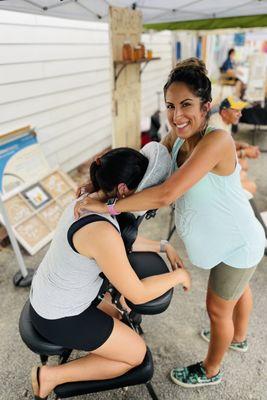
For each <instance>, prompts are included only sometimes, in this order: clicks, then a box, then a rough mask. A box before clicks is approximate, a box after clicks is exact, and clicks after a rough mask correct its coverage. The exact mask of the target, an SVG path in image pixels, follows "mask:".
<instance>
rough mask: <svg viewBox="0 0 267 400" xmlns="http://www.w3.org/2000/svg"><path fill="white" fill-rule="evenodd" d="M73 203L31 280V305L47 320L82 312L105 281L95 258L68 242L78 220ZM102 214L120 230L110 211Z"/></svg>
mask: <svg viewBox="0 0 267 400" xmlns="http://www.w3.org/2000/svg"><path fill="white" fill-rule="evenodd" d="M74 205H75V201H74V202H72V203H71V204H70V205H69V206H68V207H67V208H66V209H65V211H64V213H63V214H62V217H61V219H60V221H59V223H58V226H57V230H56V233H55V236H54V238H53V241H52V243H51V245H50V248H49V250H48V252H47V253H46V255H45V257H44V259H43V260H42V262H41V264H40V266H39V268H38V270H37V271H36V273H35V275H34V277H33V280H32V286H31V292H30V302H31V305H32V307H33V308H34V310H35V311H36V312H37V313H38V314H39V315H40V316H41V317H43V318H46V319H58V318H63V317H69V316H73V315H78V314H80V313H82V312H83V311H84V310H85V309H86V308H87V307H89V306H90V304H91V302H92V301H93V300H94V299H95V297H96V296H97V294H98V292H99V289H100V287H101V284H102V282H103V279H102V278H101V277H100V276H99V274H100V273H101V269H100V268H99V266H98V265H97V263H96V261H95V260H94V259H92V258H91V259H90V258H88V257H85V256H83V255H81V254H79V253H77V252H75V251H74V250H73V249H72V247H71V246H70V244H69V242H68V239H67V234H68V230H69V228H70V226H71V225H72V224H73V223H74V222H75V219H74V215H73V209H74ZM94 214H96V213H94ZM86 215H90V213H87V214H86ZM103 216H104V217H105V218H106V219H108V220H109V221H110V222H111V223H112V224H113V225H114V226H115V227H116V228H117V229H118V230H119V224H118V222H117V221H116V219H114V218H113V217H111V216H110V215H108V214H104V215H103ZM83 217H84V215H83V216H82V218H83Z"/></svg>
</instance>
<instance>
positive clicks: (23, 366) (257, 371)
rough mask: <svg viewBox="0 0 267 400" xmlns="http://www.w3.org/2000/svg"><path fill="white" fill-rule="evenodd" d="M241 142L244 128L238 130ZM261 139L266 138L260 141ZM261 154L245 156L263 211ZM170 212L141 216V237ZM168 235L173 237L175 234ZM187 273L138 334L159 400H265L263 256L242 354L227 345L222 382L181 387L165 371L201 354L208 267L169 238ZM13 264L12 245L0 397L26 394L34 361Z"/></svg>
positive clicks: (114, 397)
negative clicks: (186, 281)
mask: <svg viewBox="0 0 267 400" xmlns="http://www.w3.org/2000/svg"><path fill="white" fill-rule="evenodd" d="M239 136H240V138H242V139H243V140H246V139H247V138H249V133H244V134H239ZM257 140H259V141H260V144H261V145H263V144H264V145H265V148H267V137H266V138H264V136H263V135H261V136H260V137H259V138H258V139H257ZM264 142H265V143H264ZM266 171H267V154H266V153H265V154H262V156H261V158H260V159H259V160H256V161H253V162H250V171H249V175H250V176H251V177H252V178H253V179H254V180H255V181H256V183H257V185H258V191H257V195H256V196H255V201H256V203H257V204H258V207H259V209H260V211H262V210H267V185H266ZM168 222H169V210H168V209H165V210H164V209H163V210H160V212H158V215H157V217H156V218H155V219H154V220H153V221H146V222H145V223H144V224H143V226H142V229H141V230H142V233H143V234H146V235H147V236H148V237H151V238H155V239H160V238H163V237H166V236H167V231H168ZM174 236H175V235H174ZM172 242H173V244H174V245H175V246H176V247H177V249H178V251H179V252H180V254H181V256H182V257H183V259H184V260H185V263H186V265H187V267H188V269H189V270H190V272H191V275H192V281H193V285H192V289H191V291H190V292H189V293H187V294H185V293H183V291H182V289H181V288H178V289H176V290H175V294H174V298H173V301H172V303H171V305H170V307H169V308H168V310H167V311H166V312H165V313H163V314H161V315H157V316H153V317H145V318H144V323H143V328H144V331H145V340H146V342H147V344H148V345H149V347H150V348H151V350H152V354H153V358H154V363H155V374H154V377H153V380H152V382H153V384H154V387H155V390H156V392H157V394H158V396H159V399H160V400H174V399H175V400H180V399H187V400H196V399H198V400H214V399H220V400H230V399H231V400H266V399H267V356H266V349H267V332H266V327H267V312H266V304H267V291H266V287H267V273H266V272H267V271H266V267H267V257H265V258H264V259H263V260H262V262H261V263H260V266H259V268H258V270H257V272H256V274H255V275H254V277H253V280H252V282H251V286H252V290H253V294H254V311H253V314H252V317H251V323H250V329H249V334H248V339H249V344H250V348H249V351H248V352H247V353H246V354H239V353H236V352H233V351H231V350H230V351H229V352H228V353H227V355H226V357H225V361H224V364H223V370H224V382H223V383H222V384H221V385H218V386H214V387H209V388H200V389H194V390H192V389H182V388H180V387H178V386H176V385H175V384H173V383H172V382H171V381H170V379H169V377H168V375H169V371H170V369H171V368H172V367H174V366H178V365H179V366H183V365H187V364H188V363H193V362H195V361H199V360H202V359H203V357H204V356H205V353H206V350H207V343H205V342H204V341H203V340H202V339H201V338H200V336H199V331H200V330H201V328H203V327H206V326H207V324H208V319H207V315H206V312H205V290H206V285H207V278H208V273H207V271H203V270H200V269H198V268H195V267H193V266H191V265H190V263H189V261H188V259H187V257H186V255H185V252H184V249H183V245H182V243H181V241H180V240H179V239H178V238H177V236H175V237H173V238H172ZM45 252H46V249H45V248H44V249H42V250H41V251H40V252H39V253H38V254H36V255H35V256H33V257H31V256H29V255H27V254H25V253H24V258H25V261H26V263H27V265H28V266H29V267H36V266H38V264H39V262H40V260H41V259H42V257H43V255H44V254H45ZM16 271H17V264H16V261H15V259H14V254H13V251H12V249H11V247H7V248H5V249H4V250H2V251H1V254H0V332H1V346H0V399H1V400H18V399H31V398H32V395H31V390H30V383H29V373H30V369H31V367H32V366H33V365H34V364H36V363H37V362H38V357H37V356H36V355H35V354H33V353H32V352H31V351H30V350H28V349H27V348H26V347H25V345H24V344H23V343H22V341H21V339H20V336H19V332H18V319H19V315H20V311H21V308H22V306H23V304H24V303H25V301H26V299H27V297H28V293H29V289H27V288H15V287H14V286H13V284H12V277H13V275H14V273H15V272H16ZM103 398H106V399H110V400H122V399H125V400H128V399H129V400H130V399H131V400H140V399H144V400H145V399H147V400H148V399H149V398H150V397H149V396H148V394H147V392H146V389H145V387H144V386H137V387H131V388H129V389H128V391H127V392H126V393H125V392H123V391H122V390H116V391H112V392H106V393H102V394H95V395H90V396H89V395H88V396H81V397H80V399H84V400H85V399H88V400H89V399H92V400H93V399H95V400H100V399H103Z"/></svg>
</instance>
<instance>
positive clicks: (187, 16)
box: [0, 0, 267, 23]
mask: <svg viewBox="0 0 267 400" xmlns="http://www.w3.org/2000/svg"><path fill="white" fill-rule="evenodd" d="M109 6H113V7H128V8H132V9H139V10H141V11H142V14H143V20H144V23H160V22H172V21H192V20H200V19H214V18H228V17H235V16H238V17H240V16H250V15H264V14H266V13H267V0H235V1H234V2H233V0H224V1H223V2H222V1H220V2H219V1H214V0H192V1H190V0H189V1H188V0H153V1H151V0H137V1H132V0H97V1H95V0H0V9H5V10H13V11H18V12H25V13H33V14H40V15H49V16H54V17H60V18H70V19H79V20H87V21H107V20H108V8H109Z"/></svg>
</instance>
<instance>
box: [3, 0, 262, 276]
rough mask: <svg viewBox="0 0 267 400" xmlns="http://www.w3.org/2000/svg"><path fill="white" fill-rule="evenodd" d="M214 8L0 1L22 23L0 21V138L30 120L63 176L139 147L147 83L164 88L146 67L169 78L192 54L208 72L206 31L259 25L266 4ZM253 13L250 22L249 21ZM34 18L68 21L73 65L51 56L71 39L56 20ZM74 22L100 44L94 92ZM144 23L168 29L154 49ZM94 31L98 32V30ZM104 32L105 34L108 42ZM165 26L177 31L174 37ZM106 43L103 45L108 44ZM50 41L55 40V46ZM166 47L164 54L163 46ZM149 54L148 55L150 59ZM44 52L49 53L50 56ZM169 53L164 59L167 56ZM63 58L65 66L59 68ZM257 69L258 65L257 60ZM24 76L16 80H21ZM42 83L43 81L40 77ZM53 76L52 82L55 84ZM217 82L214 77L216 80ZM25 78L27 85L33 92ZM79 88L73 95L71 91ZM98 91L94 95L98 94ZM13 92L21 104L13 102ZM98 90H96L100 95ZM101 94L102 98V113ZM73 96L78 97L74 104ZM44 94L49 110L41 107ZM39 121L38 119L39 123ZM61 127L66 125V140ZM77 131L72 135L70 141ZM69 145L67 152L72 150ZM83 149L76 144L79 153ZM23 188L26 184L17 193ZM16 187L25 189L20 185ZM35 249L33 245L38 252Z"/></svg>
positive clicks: (212, 43) (205, 4) (212, 42)
mask: <svg viewBox="0 0 267 400" xmlns="http://www.w3.org/2000/svg"><path fill="white" fill-rule="evenodd" d="M212 3H213V4H212V9H211V7H210V2H209V1H196V2H193V3H188V2H185V1H180V2H177V1H168V2H166V1H157V2H153V6H151V2H149V1H147V2H146V1H142V2H140V3H139V2H138V1H137V2H134V3H133V2H129V1H109V2H107V1H105V2H102V1H98V2H89V1H86V0H81V1H64V0H63V1H56V0H49V1H31V2H28V1H23V0H14V1H12V2H11V1H9V0H2V1H0V9H5V10H11V11H15V12H23V13H24V14H15V13H14V14H13V15H14V20H13V24H14V25H15V20H16V18H17V17H18V15H21V16H22V17H21V19H23V18H25V23H24V24H22V23H21V24H20V25H19V29H18V30H17V31H12V17H9V20H8V21H7V20H6V21H4V20H3V19H2V21H1V22H2V23H1V29H2V35H1V37H2V43H3V44H4V47H5V48H7V47H8V46H6V44H9V45H10V46H9V47H10V48H11V51H10V53H2V56H3V57H5V56H8V57H7V59H6V60H4V63H3V64H2V65H0V67H1V68H3V71H4V72H5V73H4V74H3V75H2V76H3V77H4V78H2V79H3V85H2V89H3V94H4V96H3V98H4V101H3V103H2V104H3V109H2V110H3V112H2V113H1V114H2V115H3V116H5V118H6V121H3V122H4V123H3V124H1V125H2V131H1V132H2V133H6V132H8V131H9V130H12V129H18V128H20V127H21V126H25V125H28V124H29V123H30V124H32V125H33V126H36V128H37V138H38V139H39V141H40V142H41V146H42V149H43V150H44V153H45V156H46V157H47V156H48V161H49V164H50V166H51V165H52V167H54V166H55V165H54V164H59V165H60V166H61V167H63V169H64V170H65V171H68V170H70V169H71V168H74V167H76V166H77V165H78V164H79V163H81V162H83V161H85V159H87V158H88V156H90V154H91V155H93V154H94V153H93V152H95V153H96V152H98V151H101V150H103V149H104V148H105V147H107V146H108V145H110V144H112V145H113V146H124V145H126V146H132V147H135V148H139V147H140V119H141V113H142V112H143V104H144V97H145V96H148V97H151V94H150V93H151V90H152V89H151V88H152V86H151V85H152V82H155V81H156V82H157V84H158V85H159V87H162V83H161V81H160V83H158V82H159V79H162V82H163V81H164V80H165V75H164V76H161V78H159V75H158V74H159V73H161V75H162V72H161V71H162V70H160V69H159V72H158V73H157V74H156V70H155V72H154V70H153V68H157V67H156V66H157V65H160V63H161V62H163V59H164V68H165V70H166V71H169V69H170V67H171V63H172V62H173V63H174V62H175V60H176V59H177V58H181V57H182V58H185V57H187V56H191V55H195V54H196V50H197V51H198V55H199V56H200V57H202V58H204V60H205V61H206V63H207V65H208V69H210V70H211V71H212V66H213V65H214V59H213V58H212V54H213V50H216V51H217V54H218V55H220V54H222V53H223V52H222V48H221V47H220V46H219V47H218V45H217V44H218V43H217V42H216V41H217V39H218V37H219V36H220V34H221V33H207V31H206V29H208V28H215V27H231V26H236V24H237V23H238V25H239V26H251V27H253V26H264V25H265V24H266V12H267V10H266V9H267V7H266V4H265V3H264V2H259V1H255V2H250V3H247V2H246V1H238V4H235V7H232V8H231V2H230V1H225V2H224V4H223V5H222V4H214V2H212ZM110 6H111V7H110ZM118 7H120V8H118ZM11 14H12V13H11ZM256 14H257V15H256ZM251 15H253V16H252V17H251ZM15 16H16V17H15ZM40 16H48V17H61V18H66V19H67V20H66V21H68V24H69V25H68V27H69V28H70V29H72V35H71V37H72V38H71V41H72V48H71V51H72V52H73V58H72V59H70V58H69V57H70V56H69V54H66V55H64V54H63V53H61V54H63V56H62V57H63V58H64V57H65V59H64V60H62V59H60V60H58V58H57V55H58V53H60V52H61V51H62V50H61V49H64V51H65V50H66V48H67V47H68V46H69V42H64V40H65V38H63V33H62V31H61V30H60V29H59V28H60V27H63V28H64V29H65V27H64V23H63V22H62V20H59V19H56V18H55V19H53V18H50V19H49V23H48V25H50V26H52V25H53V29H51V30H48V26H46V25H45V22H44V20H41V18H42V17H40ZM235 17H236V18H235ZM75 20H76V21H78V20H79V21H82V22H81V23H82V24H83V25H82V27H84V26H85V25H84V24H87V21H92V22H93V23H94V28H93V29H91V30H89V31H88V32H87V35H88V40H89V41H91V42H92V41H93V40H94V38H98V39H99V38H100V39H99V40H100V43H97V45H92V46H94V47H91V51H93V52H95V54H99V57H102V60H103V62H104V63H105V71H106V72H105V76H104V81H103V75H101V70H102V69H101V67H98V65H95V66H94V69H93V70H92V72H90V73H91V75H93V78H90V79H93V80H94V81H95V83H96V85H95V86H92V84H91V83H90V85H86V84H85V82H87V78H88V75H89V73H88V72H87V71H88V69H86V68H87V66H88V65H89V64H91V62H90V60H89V61H86V62H87V66H85V64H83V63H84V62H85V61H84V60H83V51H84V49H85V47H82V46H81V41H82V40H84V41H85V40H87V38H84V39H81V36H82V35H81V33H83V32H82V29H81V26H77V25H76V23H77V22H75ZM47 21H48V20H47ZM101 22H102V24H101ZM107 22H109V25H108V28H106V27H107ZM8 23H9V25H8ZM144 23H145V27H146V28H147V29H153V30H154V31H155V30H162V29H164V30H165V31H163V32H162V34H160V36H157V37H156V40H155V41H154V42H155V43H154V42H153V40H154V39H153V38H154V37H155V36H153V35H155V34H154V33H150V32H152V31H148V33H145V34H143V35H142V36H141V34H142V30H143V24H144ZM27 24H28V25H27ZM31 24H34V25H35V27H36V28H37V29H39V28H40V30H39V31H38V32H37V33H38V35H39V36H41V42H42V43H41V44H42V47H43V48H45V49H47V44H48V42H49V41H51V44H52V45H53V46H52V47H53V52H50V53H49V57H50V60H49V61H50V62H51V63H47V62H46V63H44V62H42V60H38V63H37V62H36V61H35V60H36V59H35V58H34V57H33V55H32V53H30V51H29V50H26V48H28V49H29V48H30V47H31V46H29V44H30V45H33V44H34V45H35V43H36V40H37V39H36V38H35V37H34V35H33V34H32V32H33V31H30V30H29V26H30V25H31ZM96 26H100V27H101V28H99V30H96ZM107 29H108V30H109V35H108V36H107V33H108V32H107ZM166 29H168V31H166ZM170 29H172V30H174V32H177V33H173V32H171V31H170ZM185 29H187V31H185ZM188 29H190V31H188ZM200 29H201V31H200ZM204 29H205V31H204ZM20 33H21V35H20ZM233 35H234V34H233ZM36 36H37V35H36ZM21 37H27V40H26V41H27V43H26V44H27V45H28V46H25V47H24V49H25V52H23V54H22V55H21V53H22V52H21V48H20V47H19V44H20V40H22V39H21ZM214 37H215V39H214ZM107 38H109V43H108V42H107ZM52 40H54V41H53V42H52ZM167 42H168V45H169V47H167ZM142 43H145V51H144V49H143V48H142ZM129 45H130V47H131V52H132V54H130V55H129V53H127V46H128V48H129ZM153 45H154V47H153ZM216 46H217V47H216ZM151 49H152V50H153V52H151ZM218 49H219V50H218ZM14 50H15V51H14ZM33 50H34V51H35V53H34V55H35V54H36V53H37V52H38V47H37V46H36V45H35V47H34V46H33ZM123 50H124V51H123ZM178 50H179V51H178ZM46 51H47V52H48V50H46ZM49 51H50V50H49ZM103 51H104V53H103ZM11 52H12V54H11ZM105 52H106V53H105ZM167 52H168V58H164V57H165V54H166V53H167ZM171 53H172V54H171ZM18 56H21V57H24V58H22V62H21V61H20V62H21V65H22V64H23V67H21V65H19V59H18V58H16V57H18ZM53 57H54V58H53ZM67 57H68V59H67ZM62 61H64V64H63V62H62ZM33 65H34V66H36V69H35V70H34V76H32V77H30V78H29V74H30V73H31V67H32V66H33ZM80 65H83V68H85V70H84V71H82V73H83V75H81V76H79V77H78V76H77V77H75V82H73V87H74V86H75V93H74V92H72V91H71V90H72V89H73V88H72V87H71V88H70V87H67V86H66V81H71V79H72V78H73V76H74V75H75V73H76V72H77V66H80ZM260 65H261V66H262V65H263V64H262V63H260ZM23 68H24V69H23ZM90 68H91V66H90ZM58 71H60V73H61V74H62V76H61V75H60V77H57V78H56V79H54V77H55V73H58ZM11 73H12V74H13V76H14V78H12V79H13V81H12V82H11V83H10V82H9V81H8V80H5V76H9V74H11ZM21 73H22V75H20V74H21ZM27 74H28V76H27ZM53 74H54V75H53ZM150 74H151V76H150ZM164 74H165V72H164ZM212 74H213V72H212ZM215 75H216V73H215ZM215 75H214V76H215ZM256 75H257V74H256ZM44 77H45V79H44V80H42V79H43V78H44ZM51 77H52V78H53V79H54V80H53V81H52V79H51ZM65 77H66V78H65ZM212 79H213V76H212ZM214 79H216V76H215V77H214ZM29 81H30V82H31V84H32V86H30V83H29ZM49 82H50V83H51V82H52V83H51V85H54V88H55V89H54V91H55V93H53V95H51V96H50V97H48V95H47V92H46V88H47V86H48V85H49ZM154 84H155V83H154ZM20 85H22V86H20ZM77 87H78V88H79V94H78V91H77V90H76V88H77ZM142 87H143V88H145V90H144V92H145V93H142ZM99 88H100V89H101V92H97V90H99ZM62 89H64V91H63V90H62ZM51 90H52V89H51ZM153 90H155V89H153ZM18 91H19V98H18V97H16V95H17V93H18ZM38 91H39V92H40V93H42V94H43V93H44V96H43V97H42V98H39V97H38V96H37V94H38ZM92 92H93V95H94V97H93V99H92V100H91V99H89V98H88V96H89V94H90V95H91V94H92ZM219 92H220V89H219ZM25 93H26V96H27V97H26V98H25V99H26V100H25V102H24V103H23V106H21V105H22V98H23V96H25ZM61 93H62V94H61ZM99 93H101V96H100V95H99ZM103 94H104V98H105V102H104V106H103ZM220 94H221V95H222V94H223V95H224V94H225V92H220ZM78 95H79V96H81V97H78ZM45 97H46V98H47V100H46V101H47V102H48V103H49V107H50V108H48V106H47V105H46V104H47V103H45V101H44V98H45ZM154 97H155V96H154ZM5 99H6V101H5ZM35 99H36V101H35ZM62 99H63V100H62ZM81 99H88V100H86V103H85V102H84V103H83V104H82V106H81V107H83V108H81V109H80V108H79V109H78V108H77V111H76V114H75V118H72V119H71V118H70V116H71V114H72V113H73V110H74V109H75V105H74V101H77V102H79V103H81ZM23 100H24V98H23ZM66 101H68V103H66ZM146 101H148V100H146ZM92 103H97V106H98V109H97V110H95V109H94V108H92ZM145 104H146V103H145ZM58 105H60V107H61V112H63V113H64V118H65V119H61V120H60V119H59V118H58V116H57V115H56V112H55V109H56V108H59V107H58ZM141 105H142V110H141ZM152 105H153V107H154V109H155V108H156V107H158V108H159V107H160V102H159V104H158V105H156V104H155V101H154V102H153V103H151V106H150V107H148V108H147V109H148V112H149V111H150V113H151V107H152ZM63 106H64V108H63ZM44 107H47V109H46V110H45V113H41V109H42V108H44ZM24 110H25V112H24ZM23 112H24V114H23ZM16 114H19V118H18V119H16ZM37 114H38V118H37V117H36V115H37ZM85 114H90V115H92V114H93V115H94V117H95V119H93V120H92V121H91V120H88V119H87V118H85V117H84V115H85ZM103 114H104V118H103ZM2 118H3V117H2ZM35 118H36V119H35ZM31 119H32V121H31ZM74 119H75V121H76V122H75V123H74ZM77 121H79V123H78V122H77ZM107 121H108V124H107ZM109 123H110V126H112V127H113V134H112V141H110V137H109V136H108V134H107V133H105V135H106V136H103V132H107V131H108V130H109ZM40 125H42V127H41V129H39V127H40ZM66 126H68V132H67V133H66ZM88 126H89V127H90V129H92V134H90V135H89V134H88ZM74 131H75V133H76V135H75V136H73V132H74ZM57 146H58V147H57ZM70 146H71V149H72V151H71V152H70V151H69V148H70ZM81 146H82V147H83V152H82V153H81V150H80V147H81ZM55 147H57V152H55V150H54V149H55ZM76 149H77V150H76ZM88 149H90V151H91V153H90V151H89V150H88ZM75 151H79V152H80V153H79V154H82V155H81V156H79V157H74V156H73V154H74V153H75ZM35 180H36V178H35ZM30 183H31V182H28V183H27V184H30ZM32 183H33V182H32ZM34 183H36V182H34ZM24 189H25V187H23V190H24ZM19 190H22V188H21V189H19ZM10 235H12V230H10ZM33 247H34V246H33ZM35 248H39V247H38V246H37V247H36V246H35ZM23 271H24V272H23V275H25V270H23Z"/></svg>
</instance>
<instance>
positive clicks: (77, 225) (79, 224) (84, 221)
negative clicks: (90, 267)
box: [67, 214, 120, 253]
mask: <svg viewBox="0 0 267 400" xmlns="http://www.w3.org/2000/svg"><path fill="white" fill-rule="evenodd" d="M97 221H104V222H109V223H110V224H111V225H112V226H114V228H115V229H117V231H118V232H119V233H120V231H119V229H118V228H117V227H116V226H115V225H114V224H113V223H112V222H111V221H110V220H109V219H107V218H104V217H101V216H100V215H98V214H90V215H86V216H85V217H82V218H80V219H78V220H77V221H75V222H73V224H72V225H71V226H70V227H69V230H68V233H67V239H68V242H69V245H70V247H71V248H72V250H74V251H75V252H76V253H79V252H78V251H77V250H76V249H75V246H74V244H73V236H74V233H76V232H77V231H78V230H79V229H81V228H83V227H84V226H85V225H88V224H91V223H92V222H97Z"/></svg>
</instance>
